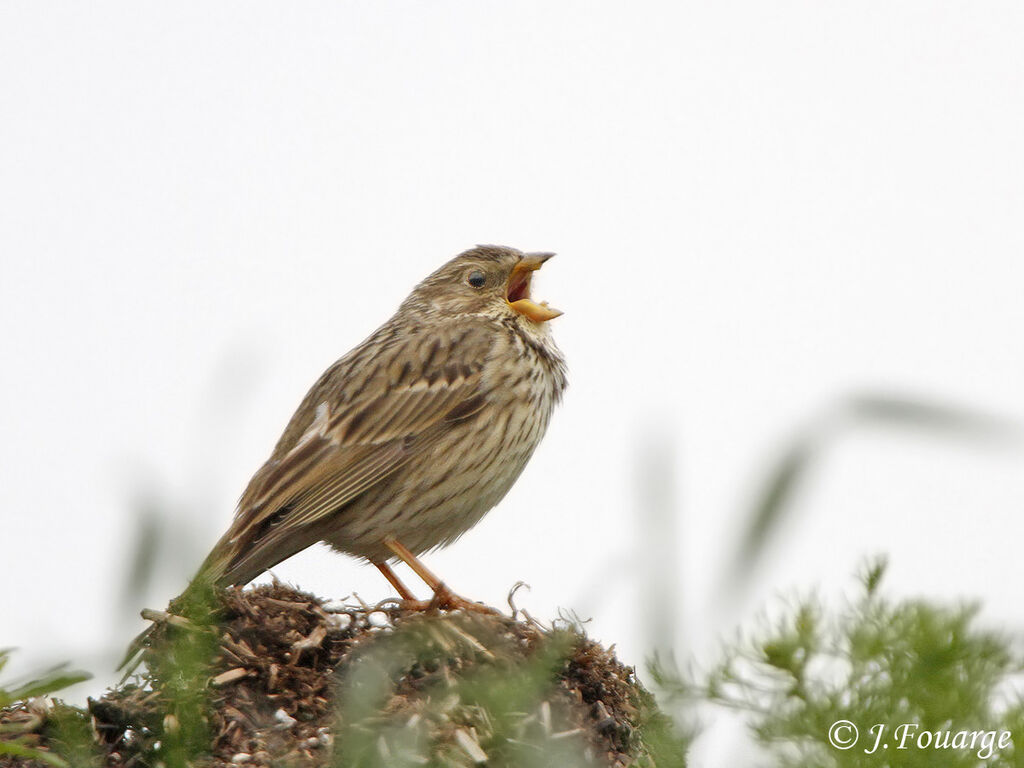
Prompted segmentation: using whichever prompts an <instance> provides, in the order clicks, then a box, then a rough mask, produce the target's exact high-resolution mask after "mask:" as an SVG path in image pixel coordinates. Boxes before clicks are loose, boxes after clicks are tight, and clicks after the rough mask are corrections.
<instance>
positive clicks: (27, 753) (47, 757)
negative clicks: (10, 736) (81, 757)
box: [0, 741, 70, 768]
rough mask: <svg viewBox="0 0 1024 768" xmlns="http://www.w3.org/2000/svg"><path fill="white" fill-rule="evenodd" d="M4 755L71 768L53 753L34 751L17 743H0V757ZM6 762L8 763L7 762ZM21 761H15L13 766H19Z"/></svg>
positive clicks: (57, 767)
mask: <svg viewBox="0 0 1024 768" xmlns="http://www.w3.org/2000/svg"><path fill="white" fill-rule="evenodd" d="M4 755H10V756H11V757H14V758H19V757H20V758H23V759H25V760H37V761H39V762H40V763H45V764H47V765H52V766H54V767H55V768H70V767H69V765H68V763H67V762H66V761H65V760H63V759H62V758H59V757H57V755H55V754H53V753H52V752H44V751H43V750H41V749H32V748H31V747H26V746H25V745H24V744H19V743H18V742H16V741H0V757H3V756H4ZM5 762H6V761H5ZM19 763H20V761H18V760H15V762H13V763H12V765H18V764H19Z"/></svg>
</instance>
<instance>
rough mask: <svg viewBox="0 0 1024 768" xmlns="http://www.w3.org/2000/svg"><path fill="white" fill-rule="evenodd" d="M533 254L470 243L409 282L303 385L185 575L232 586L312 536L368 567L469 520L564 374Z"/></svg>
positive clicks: (525, 442) (524, 442)
mask: <svg viewBox="0 0 1024 768" xmlns="http://www.w3.org/2000/svg"><path fill="white" fill-rule="evenodd" d="M549 255H550V254H523V253H521V252H520V251H517V250H514V249H512V248H504V247H498V246H479V247H477V248H474V249H472V250H469V251H466V252H465V253H463V254H460V255H459V256H456V257H455V258H454V259H452V260H451V261H449V262H448V263H447V264H445V265H444V266H443V267H441V268H440V269H438V270H437V271H436V272H434V273H433V274H432V275H430V276H429V277H427V278H426V279H425V280H424V281H423V282H421V283H420V284H419V285H418V286H416V288H415V289H414V290H413V292H412V294H411V295H410V296H409V297H408V298H407V299H406V300H405V301H404V302H403V303H402V305H401V307H400V308H399V309H398V311H397V312H396V313H395V315H394V316H393V317H392V318H391V319H390V320H388V321H387V322H386V323H385V324H384V325H382V326H381V327H380V328H379V329H377V330H376V331H375V332H374V333H373V334H372V335H371V336H370V337H369V338H367V339H366V340H365V341H364V342H363V343H362V344H360V345H359V346H358V347H356V348H355V349H353V350H352V351H351V352H349V353H348V354H347V355H345V356H344V357H342V358H341V359H340V360H338V361H337V362H336V363H335V364H334V365H332V366H331V367H330V368H328V369H327V371H325V372H324V374H323V375H322V376H321V377H320V379H319V380H318V381H317V382H316V384H314V385H313V387H312V389H310V391H309V393H308V394H307V395H306V397H305V399H304V400H303V401H302V403H301V404H300V406H299V408H298V410H297V411H296V412H295V415H294V416H293V417H292V419H291V421H290V422H289V423H288V426H287V428H286V429H285V431H284V434H283V435H282V436H281V438H280V440H279V441H278V443H277V446H276V447H275V448H274V451H273V453H272V454H271V457H270V459H269V460H268V461H267V462H266V464H264V465H263V467H262V468H261V469H260V470H259V471H258V472H257V473H256V474H255V476H254V477H253V478H252V480H251V481H250V483H249V486H248V487H247V488H246V490H245V492H244V494H243V495H242V498H241V501H240V502H239V506H238V510H237V512H236V516H235V520H234V522H233V524H232V525H231V528H230V529H229V530H228V532H227V533H226V534H225V535H224V537H223V538H222V539H221V540H220V541H219V542H218V543H217V545H216V546H215V547H214V549H213V551H212V552H211V553H210V555H209V557H208V558H207V560H206V562H205V563H204V565H203V567H202V568H201V570H200V574H199V576H200V577H201V578H202V579H203V580H204V581H207V582H212V583H215V584H219V585H231V584H244V583H246V582H248V581H250V580H251V579H253V578H255V577H256V576H258V575H259V574H260V573H262V572H263V571H265V570H267V569H269V568H272V567H273V566H274V565H276V564H277V563H279V562H281V561H282V560H284V559H285V558H287V557H290V556H291V555H293V554H295V553H296V552H299V551H300V550H303V549H305V548H306V547H308V546H310V545H312V544H314V543H316V542H318V541H326V542H327V543H329V544H330V545H331V546H332V547H334V548H335V549H337V550H339V551H341V552H346V553H348V554H351V555H355V556H358V557H362V558H366V559H367V560H370V561H371V562H374V563H378V564H380V563H384V562H386V561H387V560H388V559H389V558H391V557H393V550H392V549H389V547H388V546H387V545H386V544H385V539H386V538H387V537H389V536H390V537H393V538H395V539H397V540H398V541H399V542H401V543H402V544H404V545H405V547H407V548H408V549H409V550H411V551H412V552H413V553H414V554H419V553H422V552H425V551H427V550H429V549H432V548H434V547H438V546H443V545H445V544H449V543H451V542H452V541H454V540H455V539H457V538H458V537H459V536H460V535H462V534H463V533H464V532H465V531H466V530H468V529H469V528H470V527H471V526H473V525H474V524H475V523H476V522H477V521H478V520H480V518H481V517H482V516H483V515H484V513H486V512H487V511H488V510H489V509H490V508H491V507H493V506H494V505H495V504H497V503H498V501H500V500H501V498H502V497H503V496H504V495H505V493H506V492H507V491H508V490H509V488H510V487H511V486H512V484H513V483H514V482H515V480H516V478H517V477H518V476H519V474H520V473H521V472H522V470H523V468H524V467H525V465H526V462H527V461H528V460H529V458H530V456H531V454H532V453H533V451H534V449H535V448H536V447H537V444H538V443H539V442H540V439H541V437H542V436H543V435H544V432H545V430H546V429H547V426H548V420H549V418H550V416H551V412H552V409H553V408H554V406H555V404H556V403H557V402H558V401H559V399H560V398H561V396H562V392H563V390H564V389H565V386H566V376H565V363H564V360H563V358H562V355H561V353H560V352H559V350H558V348H557V347H556V346H555V343H554V341H553V340H552V338H551V335H550V331H549V329H548V324H547V322H546V321H547V320H548V319H550V318H551V317H554V316H556V315H557V314H558V313H557V312H555V311H553V310H548V309H547V308H546V305H537V304H534V303H533V302H532V301H530V300H529V275H530V273H531V272H532V271H533V270H535V269H537V268H538V267H539V266H540V264H541V263H543V261H545V260H546V259H547V258H548V257H549ZM477 272H482V273H484V276H485V277H484V279H485V284H484V285H482V286H480V287H477V286H475V285H473V284H471V283H470V277H472V278H473V279H474V280H479V276H477V275H475V274H473V273H477Z"/></svg>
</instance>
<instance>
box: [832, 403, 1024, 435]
mask: <svg viewBox="0 0 1024 768" xmlns="http://www.w3.org/2000/svg"><path fill="white" fill-rule="evenodd" d="M847 414H848V417H849V418H850V419H851V420H852V421H853V422H854V423H857V422H878V423H881V424H885V425H890V424H891V425H893V426H900V427H910V428H916V429H922V430H930V431H939V432H948V433H953V434H959V435H963V436H964V437H968V438H975V439H978V438H981V439H1017V438H1020V436H1021V430H1020V427H1019V426H1018V425H1016V424H1014V423H1013V422H1012V421H1010V420H1009V419H1005V418H1000V417H998V416H992V415H990V414H987V413H982V412H981V411H976V410H974V409H970V408H963V407H959V406H954V405H946V404H939V403H933V402H926V401H924V400H918V399H915V398H912V397H905V396H901V395H894V394H873V393H869V394H863V395H855V396H853V397H851V398H850V399H849V401H848V404H847Z"/></svg>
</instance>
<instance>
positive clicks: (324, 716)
mask: <svg viewBox="0 0 1024 768" xmlns="http://www.w3.org/2000/svg"><path fill="white" fill-rule="evenodd" d="M213 598H214V599H213V601H212V603H211V606H212V608H211V609H210V610H209V611H208V612H207V611H202V612H199V615H197V612H196V610H195V608H194V606H191V607H189V611H186V610H184V609H183V607H182V606H172V609H173V610H174V611H175V613H180V614H183V615H184V616H187V617H188V619H187V620H186V621H183V620H180V619H179V618H177V617H174V618H172V619H171V621H168V622H163V623H161V624H159V625H158V626H157V627H156V629H155V630H154V632H153V633H152V635H151V638H150V643H149V647H148V648H147V650H146V652H145V657H144V658H145V662H146V668H147V671H146V672H145V673H144V674H142V675H138V676H135V677H134V678H133V679H131V680H130V681H127V682H126V684H124V685H122V686H121V687H119V688H117V689H115V690H112V691H110V692H108V693H107V695H105V696H104V697H103V698H101V699H98V700H93V701H90V704H89V711H88V715H89V718H90V719H91V726H92V733H93V739H92V742H93V743H92V747H93V751H92V754H91V755H90V756H89V757H88V762H89V763H91V764H92V765H96V766H125V767H128V766H132V767H135V766H138V767H140V768H142V767H145V766H152V767H153V768H155V767H156V766H161V765H163V766H167V768H172V767H174V766H185V765H191V766H260V767H266V766H275V767H277V766H280V767H282V768H286V767H287V768H292V767H293V766H294V767H295V768H300V767H301V768H306V767H307V766H310V767H311V766H388V767H389V768H390V767H391V766H421V765H433V766H472V765H488V766H565V767H566V768H573V767H574V766H634V765H637V766H654V765H658V766H679V765H682V764H683V758H682V747H681V745H680V743H679V741H678V740H677V739H675V737H674V736H673V735H672V730H671V726H670V724H669V722H668V719H667V718H666V717H665V716H664V715H662V714H661V713H660V712H659V710H658V709H657V706H656V705H655V703H654V700H653V698H652V697H651V696H650V694H649V693H647V692H646V691H645V690H644V689H643V688H642V687H641V686H640V684H639V683H638V682H637V680H636V677H635V675H634V672H633V670H632V669H630V668H628V667H625V666H623V665H622V664H621V663H619V662H618V661H617V660H616V659H615V657H614V655H613V654H612V653H611V652H609V651H607V650H605V649H603V648H601V647H600V646H599V645H597V644H596V643H594V642H592V641H591V640H589V639H588V638H587V637H586V636H585V635H584V634H583V633H582V632H581V631H580V629H579V627H578V626H575V625H573V624H572V623H571V622H566V621H560V622H556V626H555V627H554V628H548V627H543V626H541V625H540V624H539V623H537V622H535V621H533V620H532V619H531V618H529V617H528V616H524V617H523V618H519V613H518V612H515V614H516V615H515V616H514V617H509V616H504V615H499V614H489V613H476V612H468V613H467V612H463V611H453V612H443V611H405V610H402V609H401V608H400V607H399V606H397V605H396V604H394V603H386V604H382V605H379V606H374V607H370V606H364V605H330V604H325V603H324V602H322V601H321V600H319V599H317V598H315V597H313V596H312V595H309V594H306V593H303V592H299V591H297V590H294V589H292V588H290V587H286V586H283V585H280V584H275V585H269V586H261V587H256V588H253V589H248V590H237V589H231V590H224V591H220V592H217V593H216V594H215V595H214V596H213ZM40 707H41V705H40V703H39V702H38V701H37V702H31V703H27V704H24V705H22V706H20V707H17V708H13V709H11V710H9V711H8V712H7V713H5V714H4V715H2V716H0V722H2V721H3V720H2V718H8V719H11V718H25V717H26V716H27V715H26V713H30V712H31V713H34V717H35V720H33V721H32V722H31V723H28V725H31V726H32V727H31V728H26V727H22V728H21V729H20V731H19V734H18V738H24V737H26V736H30V737H31V738H32V739H33V745H34V746H35V747H36V748H42V749H47V748H49V749H50V750H51V754H53V755H54V756H57V755H61V754H68V752H67V751H66V749H67V748H66V746H64V747H62V744H64V742H58V741H57V740H55V739H54V735H53V733H52V729H51V731H50V732H48V731H47V727H48V726H47V723H48V721H49V715H48V714H47V713H46V712H45V711H43V712H40ZM33 708H34V709H33ZM43 709H44V710H45V707H43ZM23 722H25V721H23ZM0 738H2V736H0ZM78 754H79V757H78V758H77V760H76V763H75V764H78V761H80V760H81V749H79V750H78ZM14 759H15V758H11V757H9V758H7V760H8V763H7V764H10V765H29V764H32V763H28V762H24V761H23V762H20V763H16V762H12V761H13V760H14ZM19 759H20V758H19ZM0 765H4V763H3V758H0Z"/></svg>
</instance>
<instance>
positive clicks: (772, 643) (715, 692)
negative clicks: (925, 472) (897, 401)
mask: <svg viewBox="0 0 1024 768" xmlns="http://www.w3.org/2000/svg"><path fill="white" fill-rule="evenodd" d="M884 570H885V566H884V562H882V561H878V562H876V563H873V564H872V565H870V566H869V567H868V568H866V569H865V572H864V574H863V575H862V577H861V582H862V585H861V590H860V593H861V594H860V595H859V597H858V598H857V599H855V600H853V601H851V602H850V603H848V604H846V605H845V606H843V607H841V608H838V609H836V608H827V607H826V606H824V605H823V604H822V603H821V602H820V601H817V600H814V599H805V600H801V601H799V602H797V603H796V605H795V606H794V607H793V608H792V609H791V610H790V611H789V612H788V613H787V614H786V615H785V616H784V617H783V618H782V619H781V620H779V621H777V622H775V623H774V625H773V626H770V627H766V628H763V629H762V630H760V631H759V632H755V633H754V636H753V637H752V638H751V639H749V640H747V641H746V642H740V643H737V644H736V645H734V646H732V647H730V648H729V649H728V650H727V651H726V653H725V654H724V660H723V661H722V662H721V663H720V664H719V665H718V666H717V667H716V668H715V669H713V670H712V671H711V672H710V674H708V675H707V676H706V677H705V678H704V679H702V680H701V681H700V682H699V683H693V682H687V681H686V680H684V679H683V678H682V676H680V675H679V674H678V673H677V672H675V671H673V670H672V669H671V668H670V667H668V665H665V664H663V663H656V664H655V665H654V668H653V670H652V671H653V673H654V675H655V677H656V678H657V679H658V680H659V681H660V683H661V684H662V686H664V687H665V689H666V690H668V691H671V692H674V693H675V694H677V695H681V696H684V697H686V698H687V699H688V700H689V701H690V703H694V702H713V703H716V704H719V705H723V706H726V707H729V708H732V709H734V710H737V711H739V712H740V713H742V715H743V716H744V719H745V720H746V722H748V723H749V725H750V728H751V730H752V732H753V734H754V737H755V739H756V741H757V743H758V744H759V745H760V747H761V748H762V749H763V751H764V753H765V755H766V760H767V762H765V763H764V764H765V765H768V766H773V768H776V767H777V768H795V767H796V766H801V767H802V768H880V767H881V766H893V765H899V766H901V767H903V768H926V767H928V768H931V767H933V766H943V768H977V767H978V766H992V767H993V768H996V767H999V768H1003V767H1004V766H1005V767H1007V768H1008V767H1009V766H1024V741H1021V739H1024V706H1022V701H1021V699H1020V697H1019V695H1018V694H1017V693H1016V692H1015V690H1014V686H1015V684H1018V683H1019V682H1020V680H1019V679H1018V677H1017V676H1018V675H1019V673H1020V672H1021V669H1022V659H1021V656H1020V655H1019V652H1018V650H1017V647H1016V643H1015V640H1014V638H1011V637H1010V636H1008V635H1005V634H1002V633H999V632H995V631H992V630H990V629H986V628H984V627H983V626H981V622H980V621H979V620H978V609H977V606H974V605H957V606H944V605H939V604H936V603H934V602H929V601H925V600H902V601H893V600H891V599H889V598H887V597H885V596H884V595H883V594H882V591H881V582H882V579H883V574H884ZM841 721H848V722H849V723H850V724H852V725H853V726H854V727H855V728H856V729H857V730H858V731H859V740H858V741H857V742H856V743H855V744H853V745H852V746H849V740H850V738H851V730H850V729H848V728H846V729H843V728H841V729H840V730H839V732H838V733H835V732H833V733H832V735H833V737H834V738H836V740H837V742H838V744H839V745H840V746H847V747H848V748H845V749H843V748H840V747H839V746H837V745H836V744H834V743H832V742H831V741H830V731H831V729H833V728H834V727H835V724H836V723H839V722H841ZM904 724H909V725H907V727H905V728H904V730H903V731H898V730H897V729H898V728H900V726H903V725H904ZM960 731H964V732H980V733H979V735H978V736H976V737H974V747H973V748H970V747H967V746H964V745H963V744H966V743H967V741H968V739H969V737H967V736H961V737H960V740H962V741H963V743H962V744H959V746H955V745H958V743H959V742H958V740H957V738H956V733H957V732H960ZM924 732H929V734H931V735H928V736H923V737H922V738H920V739H919V738H918V737H919V736H921V735H922V734H923V733H924ZM992 732H994V735H992V736H986V735H984V734H989V733H992ZM1002 732H1007V733H1008V734H1009V735H1007V736H1006V737H1004V747H1003V748H1002V749H998V748H995V747H992V746H991V743H995V742H996V740H997V739H998V735H999V734H1000V733H1002ZM935 734H937V735H935ZM986 739H987V741H986ZM1006 741H1008V742H1009V744H1005V742H1006ZM876 742H877V744H876ZM921 743H925V744H926V745H925V746H919V744H921ZM985 743H990V748H985V746H984V744H985ZM886 744H887V745H888V746H885V745H886ZM936 744H945V745H948V746H947V747H945V748H941V749H938V748H936ZM1017 745H1019V746H1017ZM901 747H902V748H901Z"/></svg>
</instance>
